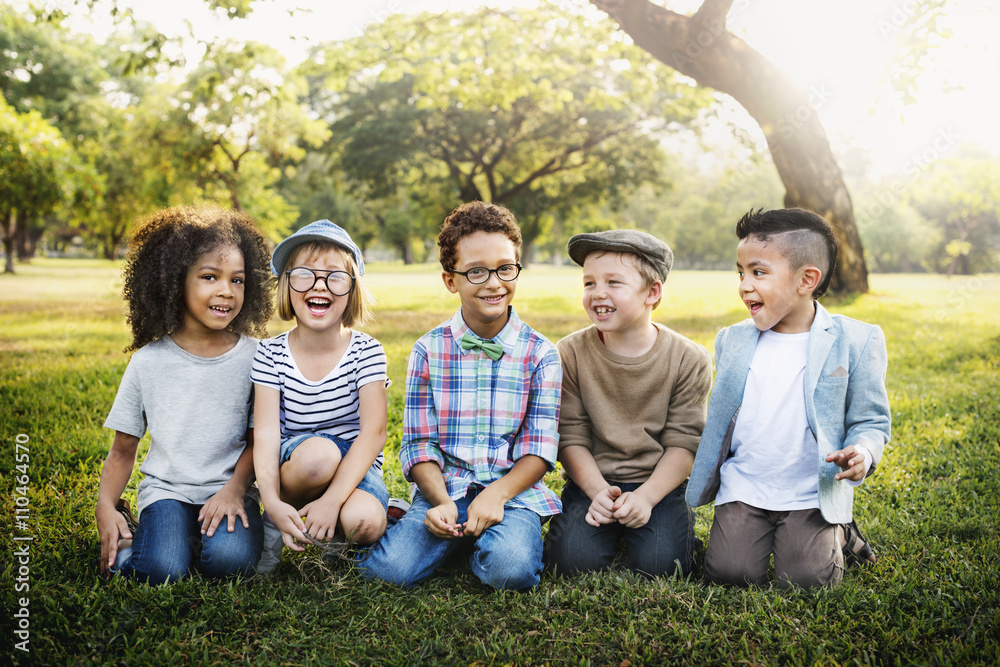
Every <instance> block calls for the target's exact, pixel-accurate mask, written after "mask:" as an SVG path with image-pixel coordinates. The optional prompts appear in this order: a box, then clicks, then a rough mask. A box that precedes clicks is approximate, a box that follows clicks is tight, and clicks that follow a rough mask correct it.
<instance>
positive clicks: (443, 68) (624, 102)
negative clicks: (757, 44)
mask: <svg viewBox="0 0 1000 667" xmlns="http://www.w3.org/2000/svg"><path fill="white" fill-rule="evenodd" d="M301 71H302V73H303V74H304V75H305V77H306V78H307V80H308V81H309V82H310V104H311V106H312V107H313V108H315V109H317V110H318V112H319V113H320V115H321V117H323V118H325V119H327V120H328V121H330V122H331V129H332V130H333V135H332V137H331V140H330V142H331V145H330V148H331V149H335V150H336V151H337V154H338V155H339V157H340V164H341V165H342V166H343V168H344V169H345V171H347V173H348V174H350V175H351V176H352V178H354V179H355V180H357V181H359V182H362V183H364V184H366V186H367V187H368V188H369V190H370V192H371V193H372V194H373V195H375V196H399V192H400V190H401V189H402V190H403V191H405V193H406V197H407V198H408V199H409V200H412V201H414V202H417V203H418V204H419V205H420V206H421V207H422V208H425V209H430V208H432V204H433V205H436V207H437V209H438V211H437V213H436V214H435V216H434V217H435V218H436V219H437V220H438V221H439V220H440V217H439V216H440V215H443V213H445V212H447V210H448V209H450V208H451V207H453V206H455V205H456V204H457V203H459V202H461V201H468V200H472V199H480V200H484V201H492V202H495V203H499V204H503V205H504V206H507V207H508V208H510V209H511V210H513V211H514V212H515V213H516V215H517V216H518V219H519V221H520V222H521V223H522V233H523V235H524V242H525V254H526V255H527V254H529V253H530V250H531V247H532V244H533V243H534V242H535V241H536V239H538V238H540V237H541V236H542V234H543V233H544V232H545V230H546V228H547V226H549V225H550V224H551V212H552V211H553V210H554V209H556V208H557V207H559V206H576V207H580V206H583V205H586V204H591V205H592V204H596V203H598V202H601V201H604V200H606V199H608V198H615V197H620V196H621V195H622V193H624V192H626V191H628V190H629V189H630V188H633V187H635V186H637V185H639V184H641V183H642V182H646V181H650V180H656V179H658V178H660V176H661V165H660V160H661V156H662V151H661V149H660V146H659V144H658V143H657V140H658V139H659V138H660V137H661V136H662V133H663V132H664V130H665V128H666V127H667V125H668V124H669V123H671V122H681V121H686V120H689V119H690V118H691V117H693V115H694V114H695V112H696V111H697V109H698V108H699V107H700V106H702V105H703V104H706V103H707V101H708V98H707V96H705V95H697V94H692V92H691V91H692V88H691V87H690V86H688V85H685V84H681V83H678V81H677V80H676V79H675V76H674V75H673V74H672V73H671V72H669V71H668V70H667V69H665V68H663V67H660V66H657V65H656V64H655V63H653V61H652V60H651V59H649V58H648V56H646V55H645V54H644V53H642V52H641V51H640V50H638V49H635V48H634V47H632V46H631V45H629V44H628V43H627V41H626V40H624V39H623V38H622V37H621V36H620V35H618V34H616V33H615V32H613V31H610V30H608V29H607V28H606V27H603V26H600V25H595V24H592V23H589V22H587V21H585V20H584V19H583V18H582V17H579V16H575V15H572V14H568V13H566V12H564V11H562V10H560V9H559V8H557V7H555V6H553V5H550V4H543V5H542V6H541V7H540V8H538V9H521V8H518V9H512V10H507V11H497V10H492V9H484V10H480V11H477V12H475V13H445V14H440V15H433V14H421V15H418V16H405V15H394V16H391V17H389V18H388V19H387V20H386V21H385V22H383V23H381V24H378V25H374V26H370V27H369V29H368V31H367V32H366V34H365V35H364V36H363V37H359V38H356V39H352V40H347V41H345V42H342V43H338V44H333V45H329V46H327V47H324V48H323V49H322V50H320V51H319V52H317V53H316V54H314V56H313V58H311V59H310V60H308V61H307V62H306V63H305V64H304V65H303V66H302V68H301ZM439 195H443V196H444V199H443V200H442V199H440V198H439Z"/></svg>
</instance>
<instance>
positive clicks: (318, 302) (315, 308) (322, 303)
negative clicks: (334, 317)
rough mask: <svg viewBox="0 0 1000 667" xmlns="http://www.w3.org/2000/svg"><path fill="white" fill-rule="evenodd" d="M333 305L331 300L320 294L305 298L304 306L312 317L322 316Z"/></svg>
mask: <svg viewBox="0 0 1000 667" xmlns="http://www.w3.org/2000/svg"><path fill="white" fill-rule="evenodd" d="M331 306H333V301H331V300H330V299H327V298H326V297H322V296H314V297H310V298H308V299H306V308H307V309H308V310H309V314H310V315H312V316H314V317H322V316H323V315H326V314H327V312H328V311H329V310H330V307H331Z"/></svg>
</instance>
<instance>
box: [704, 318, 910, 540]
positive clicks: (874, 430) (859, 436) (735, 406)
mask: <svg viewBox="0 0 1000 667" xmlns="http://www.w3.org/2000/svg"><path fill="white" fill-rule="evenodd" d="M759 335H760V332H759V331H758V330H757V327H756V326H754V323H753V320H746V321H744V322H740V323H739V324H734V325H733V326H731V327H727V328H725V329H723V330H722V331H720V332H719V334H718V335H717V336H716V337H715V368H716V371H717V373H716V378H715V385H714V386H713V388H712V395H711V398H709V401H708V421H707V422H706V423H705V430H704V431H703V432H702V436H701V443H700V444H699V445H698V452H697V454H696V455H695V460H694V468H693V469H692V471H691V479H690V481H688V487H687V496H686V497H687V502H688V504H689V505H691V506H692V507H697V506H699V505H704V504H706V503H709V502H711V501H712V500H714V499H715V494H716V493H718V491H719V482H720V479H719V469H720V468H721V467H722V463H723V462H724V461H725V460H726V459H727V458H728V457H729V456H730V446H731V442H732V436H733V426H734V425H735V424H736V415H737V414H738V413H739V409H740V404H741V403H742V402H743V390H744V388H745V387H746V381H747V375H748V373H749V371H750V361H751V360H752V359H753V354H754V350H755V349H756V348H757V338H758V336H759ZM887 365H888V355H887V354H886V349H885V336H884V335H883V334H882V330H881V329H880V328H879V327H877V326H874V325H871V324H865V323H864V322H859V321H857V320H852V319H851V318H849V317H844V316H843V315H831V314H830V313H829V312H827V310H826V309H825V308H824V307H823V306H821V305H820V304H819V303H817V304H816V317H815V319H814V320H813V323H812V326H811V327H810V329H809V344H808V348H807V356H806V373H805V402H806V418H807V419H808V420H809V428H811V429H812V432H813V433H814V434H815V436H816V445H817V451H816V457H817V461H818V463H819V508H820V512H821V513H822V514H823V518H824V519H826V520H827V521H828V522H829V523H848V522H850V521H851V518H852V508H853V504H854V488H853V487H852V486H851V485H850V484H849V483H848V482H847V480H840V481H838V480H835V479H834V475H836V474H837V473H838V472H839V471H840V467H839V466H837V465H836V464H834V463H827V462H826V460H825V459H826V455H827V454H829V453H830V452H835V451H837V450H839V449H843V448H844V447H846V446H847V445H851V444H854V445H863V446H864V447H867V448H868V451H870V452H871V454H872V457H873V461H872V466H871V468H870V469H869V471H868V474H869V475H870V474H871V473H872V472H874V471H875V466H876V465H877V464H878V462H879V461H880V460H881V459H882V450H883V449H884V447H885V445H886V443H887V442H889V435H890V422H891V415H890V411H889V397H888V396H887V395H886V391H885V373H886V366H887Z"/></svg>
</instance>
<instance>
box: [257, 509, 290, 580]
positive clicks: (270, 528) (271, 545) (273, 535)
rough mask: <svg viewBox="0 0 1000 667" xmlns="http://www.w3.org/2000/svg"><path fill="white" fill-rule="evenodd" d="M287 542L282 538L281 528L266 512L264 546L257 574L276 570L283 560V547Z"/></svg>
mask: <svg viewBox="0 0 1000 667" xmlns="http://www.w3.org/2000/svg"><path fill="white" fill-rule="evenodd" d="M284 546H285V543H284V542H283V541H282V540H281V529H279V528H278V527H277V526H275V525H274V524H273V523H272V522H271V517H269V516H268V515H267V514H264V548H263V549H261V552H260V560H259V561H257V574H266V573H268V572H274V570H275V569H276V568H277V567H278V563H279V562H281V549H282V548H283V547H284Z"/></svg>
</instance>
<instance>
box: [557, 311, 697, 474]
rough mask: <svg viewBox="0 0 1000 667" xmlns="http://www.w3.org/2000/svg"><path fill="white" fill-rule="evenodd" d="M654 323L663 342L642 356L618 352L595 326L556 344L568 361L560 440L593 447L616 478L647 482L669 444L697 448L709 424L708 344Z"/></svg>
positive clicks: (603, 468)
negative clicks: (601, 336)
mask: <svg viewBox="0 0 1000 667" xmlns="http://www.w3.org/2000/svg"><path fill="white" fill-rule="evenodd" d="M654 325H655V326H656V328H657V329H658V330H659V336H658V337H657V339H656V344H655V345H653V348H652V349H651V350H650V351H649V352H647V353H646V354H644V355H642V356H641V357H622V356H619V355H617V354H614V353H612V352H610V351H609V350H608V348H607V347H606V346H605V345H604V343H603V342H602V341H601V339H600V337H599V336H598V331H597V327H595V326H590V327H587V328H586V329H581V330H580V331H576V332H574V333H572V334H570V335H569V336H566V337H565V338H563V339H562V340H561V341H559V343H558V345H557V346H556V347H557V348H558V349H559V356H560V357H561V358H562V363H563V385H562V404H561V408H560V410H561V411H560V414H559V447H560V449H561V448H563V447H569V446H572V445H582V446H584V447H586V448H587V449H589V450H590V451H591V453H592V454H593V455H594V460H595V461H596V462H597V467H598V468H599V469H600V471H601V474H602V475H604V478H605V479H607V480H609V481H615V482H637V483H642V482H645V481H646V480H647V479H648V478H649V476H650V474H652V472H653V468H654V467H655V466H656V464H657V462H658V461H659V460H660V457H661V456H663V452H664V450H665V449H666V448H667V447H683V448H685V449H689V450H691V451H692V452H694V451H696V450H697V449H698V440H699V438H700V437H701V431H702V429H703V428H704V426H705V414H706V410H707V407H708V393H709V390H710V389H711V386H712V358H711V356H710V355H709V354H708V350H706V349H705V348H704V347H702V346H701V345H698V344H697V343H695V342H694V341H692V340H690V339H688V338H685V337H684V336H682V335H680V334H678V333H676V332H674V331H672V330H670V329H668V328H667V327H665V326H663V325H660V324H656V323H654Z"/></svg>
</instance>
